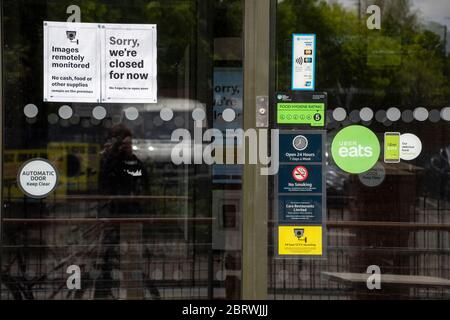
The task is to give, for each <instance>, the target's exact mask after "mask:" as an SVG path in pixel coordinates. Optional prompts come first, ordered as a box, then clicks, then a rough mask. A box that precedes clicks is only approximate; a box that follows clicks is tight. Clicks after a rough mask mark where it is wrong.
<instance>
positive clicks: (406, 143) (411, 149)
mask: <svg viewBox="0 0 450 320" xmlns="http://www.w3.org/2000/svg"><path fill="white" fill-rule="evenodd" d="M421 152H422V141H420V139H419V137H418V136H416V135H415V134H412V133H405V134H402V135H401V136H400V158H401V159H403V160H406V161H410V160H414V159H416V158H417V157H418V156H419V155H420V153H421Z"/></svg>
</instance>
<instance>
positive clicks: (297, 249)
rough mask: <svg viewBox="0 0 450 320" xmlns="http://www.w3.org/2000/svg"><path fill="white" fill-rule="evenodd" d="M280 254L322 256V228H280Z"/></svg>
mask: <svg viewBox="0 0 450 320" xmlns="http://www.w3.org/2000/svg"><path fill="white" fill-rule="evenodd" d="M278 254H280V255H322V226H279V227H278Z"/></svg>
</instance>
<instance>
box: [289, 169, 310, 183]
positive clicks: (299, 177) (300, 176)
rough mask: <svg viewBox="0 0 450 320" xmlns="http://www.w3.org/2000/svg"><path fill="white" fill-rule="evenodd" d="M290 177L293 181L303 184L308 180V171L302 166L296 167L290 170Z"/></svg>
mask: <svg viewBox="0 0 450 320" xmlns="http://www.w3.org/2000/svg"><path fill="white" fill-rule="evenodd" d="M292 177H293V178H294V180H295V181H298V182H303V181H305V180H306V179H308V169H306V168H305V167H304V166H297V167H295V168H294V170H292Z"/></svg>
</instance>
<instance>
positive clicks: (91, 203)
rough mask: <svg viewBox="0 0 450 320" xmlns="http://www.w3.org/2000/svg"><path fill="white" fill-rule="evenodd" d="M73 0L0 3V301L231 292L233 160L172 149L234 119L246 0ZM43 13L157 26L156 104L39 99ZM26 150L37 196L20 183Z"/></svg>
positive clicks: (52, 18)
mask: <svg viewBox="0 0 450 320" xmlns="http://www.w3.org/2000/svg"><path fill="white" fill-rule="evenodd" d="M73 4H74V3H73V1H60V0H58V1H53V0H34V1H9V0H5V1H2V17H1V19H2V46H1V50H2V59H3V64H2V84H3V87H2V92H3V96H2V108H3V109H2V114H3V119H2V121H3V130H2V137H3V139H2V140H3V149H2V159H3V160H2V167H3V178H2V184H1V185H2V212H1V230H2V232H1V270H0V272H1V280H0V283H1V289H0V290H1V291H0V296H1V299H206V298H210V299H211V298H214V299H225V298H228V299H230V298H239V297H240V296H241V286H242V285H241V246H242V222H241V217H242V202H241V198H242V195H241V192H242V188H241V185H242V167H241V166H239V165H236V166H230V167H224V166H220V165H217V166H210V165H208V164H206V163H205V162H204V161H199V162H196V161H194V160H193V159H191V157H190V156H188V158H187V160H186V161H185V162H184V163H182V164H179V163H176V161H174V160H173V155H172V152H173V150H174V148H175V146H176V145H178V146H179V143H180V141H179V140H177V139H174V138H173V136H174V132H182V133H183V134H184V136H185V137H187V138H186V139H185V140H184V141H183V143H185V145H182V149H183V150H184V151H185V152H186V154H190V152H191V151H192V150H191V148H190V147H191V146H192V145H193V143H191V142H193V141H194V139H195V135H196V134H197V133H195V131H196V130H197V131H198V130H200V131H201V132H203V131H205V130H207V129H209V128H217V129H218V130H226V129H227V128H240V127H242V110H243V103H242V99H243V70H242V67H243V65H242V60H243V48H242V29H243V1H241V0H226V1H222V0H220V1H219V0H217V1H210V0H207V1H206V0H204V1H203V0H201V1H200V0H199V1H195V0H173V1H172V0H170V1H143V0H135V1H116V0H89V1H83V2H80V3H78V5H73ZM44 22H63V23H66V24H67V26H70V24H71V23H74V22H81V23H95V24H118V25H119V26H120V25H129V24H133V25H140V24H143V25H145V24H151V25H156V27H157V88H158V94H157V103H108V101H106V102H101V101H99V102H97V103H86V102H45V101H44V100H43V87H44V59H45V57H44V55H43V51H44V48H43V46H44V39H45V37H44V28H43V25H44ZM67 37H68V39H67V41H75V42H76V41H77V38H76V35H75V34H69V33H68V34H67ZM47 40H48V39H47ZM116 40H120V38H119V37H117V39H116ZM136 63H138V62H136ZM226 110H227V111H226ZM225 115H227V116H225ZM177 130H178V131H177ZM180 130H181V131H180ZM201 134H202V133H201ZM208 143H209V142H208V141H204V142H200V146H201V147H202V146H203V144H204V145H206V144H208ZM31 159H45V160H46V161H48V162H49V163H50V164H51V165H53V166H54V167H55V168H56V171H57V173H58V183H57V186H56V188H55V189H54V190H53V192H51V193H50V194H49V195H48V196H47V197H45V198H40V199H37V198H33V197H30V196H28V195H27V194H24V192H23V190H22V189H21V188H20V187H19V185H18V180H17V175H18V171H19V170H20V168H21V167H22V166H23V164H24V163H26V162H27V161H28V160H31ZM191 160H192V161H191ZM71 286H72V287H71ZM73 286H75V287H76V289H77V290H71V289H73Z"/></svg>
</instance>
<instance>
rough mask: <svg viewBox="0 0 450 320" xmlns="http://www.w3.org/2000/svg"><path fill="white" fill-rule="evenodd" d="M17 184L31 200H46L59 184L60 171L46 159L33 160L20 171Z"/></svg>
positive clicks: (26, 163)
mask: <svg viewBox="0 0 450 320" xmlns="http://www.w3.org/2000/svg"><path fill="white" fill-rule="evenodd" d="M17 183H18V185H19V187H20V189H21V190H22V191H23V193H25V194H26V195H27V196H29V197H30V198H36V199H41V198H45V197H47V196H48V195H49V194H50V193H51V192H53V190H54V189H55V188H56V186H57V184H58V171H57V170H56V168H55V167H54V166H53V165H52V164H51V163H50V162H49V161H47V160H45V159H40V158H35V159H31V160H29V161H27V162H25V163H24V164H23V165H22V167H21V168H20V169H19V172H18V176H17Z"/></svg>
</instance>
